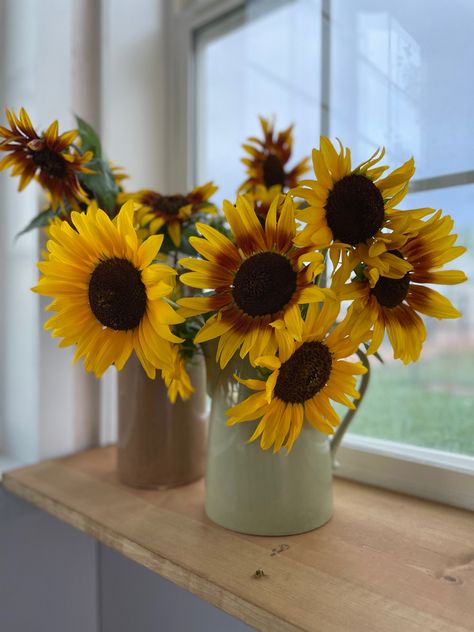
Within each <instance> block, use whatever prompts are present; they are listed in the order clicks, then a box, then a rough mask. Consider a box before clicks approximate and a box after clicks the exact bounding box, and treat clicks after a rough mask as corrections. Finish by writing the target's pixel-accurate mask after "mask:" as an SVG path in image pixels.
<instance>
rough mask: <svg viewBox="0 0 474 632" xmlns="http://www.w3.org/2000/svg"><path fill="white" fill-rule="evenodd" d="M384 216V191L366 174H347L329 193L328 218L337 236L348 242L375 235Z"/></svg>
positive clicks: (355, 242) (362, 239) (355, 241)
mask: <svg viewBox="0 0 474 632" xmlns="http://www.w3.org/2000/svg"><path fill="white" fill-rule="evenodd" d="M384 217H385V210H384V203H383V197H382V194H381V193H380V191H379V190H378V188H377V187H376V186H375V184H374V183H373V182H372V180H370V179H369V178H366V177H365V176H361V175H358V174H351V175H349V176H345V177H344V178H342V180H339V182H336V184H335V185H334V188H333V189H332V190H331V191H330V193H329V195H328V199H327V202H326V221H327V223H328V226H329V228H330V229H331V231H332V234H333V236H334V239H337V240H339V241H342V242H344V243H346V244H351V245H352V246H355V245H356V244H358V243H360V242H363V241H366V240H367V239H369V238H370V237H373V236H374V235H375V234H376V232H377V231H378V230H379V229H380V228H381V226H382V224H383V221H384Z"/></svg>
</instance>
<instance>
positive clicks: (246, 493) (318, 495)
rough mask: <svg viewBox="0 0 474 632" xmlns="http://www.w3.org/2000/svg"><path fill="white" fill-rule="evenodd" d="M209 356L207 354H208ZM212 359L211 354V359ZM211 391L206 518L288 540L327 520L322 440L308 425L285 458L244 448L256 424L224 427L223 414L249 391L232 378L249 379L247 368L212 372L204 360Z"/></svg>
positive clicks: (328, 481)
mask: <svg viewBox="0 0 474 632" xmlns="http://www.w3.org/2000/svg"><path fill="white" fill-rule="evenodd" d="M209 352H211V350H209ZM212 355H213V354H212ZM209 359H210V361H209V363H208V368H209V374H208V384H209V385H210V386H211V391H212V410H211V419H210V427H209V443H208V457H207V458H208V460H207V469H206V498H205V508H206V513H207V515H208V516H209V518H211V520H213V521H214V522H217V523H218V524H220V525H221V526H223V527H227V528H228V529H232V530H234V531H240V532H242V533H251V534H254V535H267V536H269V535H273V536H277V535H278V536H282V535H292V534H296V533H304V532H305V531H311V530H312V529H316V528H317V527H320V526H322V525H323V524H324V523H325V522H327V521H328V520H329V519H330V517H331V515H332V464H331V453H330V444H329V440H328V438H327V436H326V435H323V434H322V433H319V432H317V431H316V430H314V429H313V428H312V427H311V426H310V425H309V424H308V423H307V422H305V423H304V426H303V429H302V432H301V434H300V436H299V438H298V439H297V441H296V442H295V444H294V447H293V450H292V451H291V453H290V454H287V451H286V449H282V450H281V451H280V452H279V453H278V454H273V452H272V451H271V450H267V451H264V450H262V449H261V448H260V445H259V443H258V441H256V442H254V443H251V444H247V443H246V441H247V440H248V439H249V437H250V436H251V435H252V433H253V431H254V429H255V427H256V422H245V423H240V424H236V425H235V426H232V427H229V426H227V425H226V419H227V416H226V410H227V409H228V408H229V407H230V406H232V405H234V404H235V403H237V402H238V401H240V400H241V399H243V398H245V397H247V396H248V395H249V394H250V392H249V391H248V389H246V388H245V387H243V386H241V385H239V384H238V383H237V382H236V381H235V380H233V379H232V373H233V372H234V371H235V370H236V369H238V370H239V373H240V375H243V372H244V373H246V374H245V375H244V376H245V377H250V376H251V375H253V374H254V370H253V369H251V367H250V366H249V365H248V363H242V362H235V363H234V364H233V365H231V366H228V367H227V368H226V369H225V370H224V371H219V370H218V369H217V370H216V366H215V361H214V359H213V358H211V357H210V358H209Z"/></svg>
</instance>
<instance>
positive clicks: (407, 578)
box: [3, 447, 474, 632]
mask: <svg viewBox="0 0 474 632" xmlns="http://www.w3.org/2000/svg"><path fill="white" fill-rule="evenodd" d="M3 484H4V485H5V487H6V488H7V489H8V490H10V491H11V492H13V493H14V494H17V495H18V496H20V497H22V498H24V499H25V500H27V501H29V502H31V503H33V504H34V505H36V506H38V507H40V508H41V509H44V510H45V511H47V512H49V513H51V514H53V515H54V516H57V517H58V518H60V519H61V520H63V521H64V522H67V523H68V524H70V525H72V526H74V527H76V528H77V529H80V530H81V531H84V532H85V533H88V534H89V535H92V536H93V537H95V538H97V539H98V540H100V541H101V542H103V543H104V544H106V545H108V546H110V547H112V548H114V549H117V550H118V551H120V552H121V553H123V554H124V555H125V556H127V557H129V558H131V559H132V560H135V561H136V562H138V563H139V564H142V565H143V566H146V567H147V568H150V569H152V570H153V571H155V572H157V573H159V574H160V575H162V576H163V577H165V578H167V579H169V580H171V581H172V582H174V583H175V584H178V585H179V586H181V587H183V588H185V589H186V590H189V591H190V592H192V593H194V594H195V595H198V596H199V597H201V598H202V599H205V600H207V601H209V602H210V603H212V604H214V605H215V606H217V607H219V608H221V609H222V610H225V611H226V612H228V613H229V614H231V615H234V616H235V617H238V618H239V619H242V620H243V621H245V622H246V623H248V624H249V625H250V626H253V627H255V628H257V629H259V630H271V631H272V632H279V631H288V630H290V631H297V630H298V631H300V632H301V631H302V630H308V631H309V630H311V631H318V632H319V631H321V632H362V631H364V632H368V631H372V630H374V631H377V632H387V631H390V632H412V631H417V632H428V631H430V632H434V631H437V632H448V631H449V632H462V631H463V632H472V629H473V622H474V518H473V515H472V514H471V513H469V512H467V511H462V510H459V509H453V508H450V507H445V506H443V505H439V504H435V503H431V502H426V501H422V500H418V499H415V498H411V497H409V496H403V495H401V494H395V493H392V492H387V491H384V490H380V489H376V488H372V487H368V486H364V485H360V484H356V483H352V482H348V481H342V480H337V479H336V481H335V483H334V495H335V510H334V517H333V518H332V520H331V521H330V522H329V523H328V524H327V525H325V526H324V527H322V528H320V529H318V530H316V531H313V532H311V533H307V534H304V535H299V536H292V537H283V538H268V537H253V536H245V535H240V534H237V533H233V532H231V531H227V530H226V529H222V528H220V527H218V526H216V525H215V524H213V523H212V522H211V521H210V520H208V519H207V518H206V516H205V514H204V510H203V490H204V485H203V481H200V482H197V483H194V484H192V485H188V486H186V487H181V488H176V489H172V490H167V491H142V490H135V489H131V488H128V487H124V486H123V485H121V484H120V483H119V482H118V480H117V478H116V475H115V448H113V447H107V448H99V449H96V450H91V451H88V452H83V453H81V454H77V455H74V456H71V457H67V458H63V459H58V460H54V461H46V462H43V463H40V464H38V465H33V466H30V467H26V468H22V469H19V470H16V471H13V472H9V473H6V474H5V475H4V479H3ZM281 544H286V545H288V547H289V548H287V549H286V548H285V547H282V549H284V550H281V552H279V553H276V554H275V552H274V550H275V549H277V550H278V548H279V547H280V545H281ZM272 553H273V554H272ZM259 568H262V569H263V570H264V573H265V574H264V576H263V577H260V578H256V577H255V571H256V570H257V569H259Z"/></svg>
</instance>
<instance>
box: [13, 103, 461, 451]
mask: <svg viewBox="0 0 474 632" xmlns="http://www.w3.org/2000/svg"><path fill="white" fill-rule="evenodd" d="M7 117H8V122H9V125H10V127H9V128H6V127H2V128H0V137H2V138H3V139H4V140H3V141H2V142H1V143H0V150H2V151H6V152H7V155H6V157H5V158H4V159H3V160H2V162H1V163H0V168H6V167H10V166H11V167H12V168H13V170H12V174H13V175H20V176H21V179H20V188H23V187H24V186H26V184H28V182H29V181H30V180H31V179H32V178H33V177H35V178H36V180H37V181H38V182H39V183H40V184H41V185H42V186H43V188H44V189H45V190H46V192H47V196H48V201H49V205H48V208H47V209H46V210H45V211H43V212H42V213H41V214H40V216H38V218H36V219H35V220H34V221H33V222H32V225H31V227H32V226H47V230H48V233H49V241H48V245H47V250H48V253H47V256H46V259H45V260H44V261H42V262H41V263H40V264H39V269H40V271H41V273H42V276H41V278H40V281H39V283H38V286H37V287H36V288H34V289H35V291H37V292H39V293H41V294H44V295H47V296H50V297H52V299H53V301H52V303H51V305H50V306H49V309H50V310H51V311H52V312H54V315H53V316H52V317H51V318H50V319H49V320H48V322H47V324H46V327H47V328H48V329H50V330H51V331H52V335H53V336H55V337H59V338H61V339H62V340H61V342H60V346H68V345H75V346H76V354H75V358H76V359H78V358H81V357H84V364H85V368H86V369H87V370H89V371H93V372H94V373H95V374H96V375H97V376H100V375H102V374H103V373H104V371H105V370H106V369H107V368H108V367H109V366H110V365H112V364H113V365H115V366H116V368H117V369H118V370H120V369H122V368H123V366H124V365H125V363H126V362H127V360H128V358H129V357H130V355H131V353H132V352H133V351H134V352H135V353H136V355H137V356H138V358H139V360H140V362H141V364H142V365H143V368H144V370H145V372H146V374H147V375H148V376H149V377H150V378H152V377H154V376H155V373H156V371H157V370H158V371H160V372H161V374H162V376H163V379H164V381H165V383H166V384H167V386H168V388H169V393H170V397H171V398H172V399H173V398H176V396H177V394H179V395H180V396H181V397H183V398H185V397H187V396H189V394H190V393H191V392H192V385H191V384H190V381H189V376H188V375H187V372H186V368H185V362H186V359H187V358H189V356H190V355H192V354H193V353H197V352H199V349H198V348H199V347H200V346H202V345H206V344H207V343H208V342H209V341H217V346H216V351H215V361H216V362H217V363H218V365H219V367H220V368H221V369H224V368H225V367H226V366H227V365H228V363H229V362H230V360H231V359H232V358H234V357H235V356H236V355H238V356H239V357H240V358H241V359H242V360H243V361H246V362H248V363H249V364H250V365H251V366H252V367H253V368H254V372H255V375H254V377H252V378H247V379H245V378H244V377H242V376H241V375H239V374H235V376H234V379H235V380H237V381H240V382H241V383H242V384H244V386H245V387H247V389H249V391H250V392H252V393H251V394H250V395H249V396H248V397H246V398H245V399H243V400H242V401H240V402H238V403H237V404H236V405H235V406H233V407H232V408H231V409H230V410H228V416H229V419H228V421H227V423H228V424H230V425H232V424H236V423H241V422H256V425H255V426H254V431H253V433H249V434H251V436H250V438H249V441H253V440H256V439H259V440H260V445H261V447H262V448H263V449H268V448H273V450H274V451H275V452H276V451H279V450H280V449H281V448H282V447H286V448H287V449H288V451H289V450H291V448H292V446H293V444H294V442H295V440H296V439H297V437H298V435H299V433H300V431H301V428H302V425H303V423H304V421H305V420H307V421H308V423H309V424H311V425H312V426H313V427H314V428H316V429H317V430H319V431H321V432H323V433H326V434H333V433H334V431H335V429H336V428H337V426H338V425H339V423H340V419H339V415H338V413H337V412H336V410H335V408H334V405H333V402H337V403H340V404H343V405H345V406H347V407H348V408H349V409H354V408H355V406H356V404H355V403H354V401H353V400H357V399H358V397H359V393H358V391H357V390H356V376H359V375H363V374H364V373H366V372H367V368H368V361H367V356H370V355H373V354H377V351H378V349H379V347H380V345H381V343H382V340H383V339H384V335H385V334H387V335H388V339H389V342H390V344H391V346H392V348H393V354H394V358H395V359H400V360H402V362H404V363H408V362H414V361H416V360H417V359H418V357H419V355H420V352H421V350H422V346H423V342H424V340H425V338H426V327H425V325H424V322H423V320H422V318H421V316H420V314H422V315H424V316H429V317H435V318H457V317H459V316H460V312H459V311H458V310H457V309H456V308H455V307H454V306H453V305H452V304H451V303H450V301H449V300H448V299H447V298H445V297H444V296H442V295H441V294H440V293H438V292H437V291H435V290H434V289H432V288H431V287H428V286H429V285H431V284H456V283H461V282H463V281H464V280H465V279H466V277H465V275H464V273H463V272H461V271H458V270H445V269H444V266H445V264H447V263H449V262H450V261H452V260H454V259H455V258H457V257H459V256H460V255H461V254H462V253H463V252H464V248H463V247H461V246H456V245H455V242H456V238H457V236H456V235H455V234H453V233H452V229H453V220H452V219H451V217H450V216H448V215H444V214H443V213H442V212H441V211H436V210H435V209H431V208H421V209H414V210H398V209H397V206H398V205H399V204H400V202H401V201H402V200H403V198H404V197H405V195H406V194H407V192H408V186H409V181H410V179H411V177H412V176H413V174H414V171H415V166H414V161H413V159H410V160H408V161H407V162H405V163H404V164H403V165H402V166H401V167H399V168H397V169H395V170H393V171H392V172H390V173H388V174H387V170H388V167H387V166H385V165H383V164H381V161H382V159H383V156H384V151H383V150H378V151H376V152H375V153H374V154H373V155H372V156H371V157H370V158H368V160H366V161H365V162H363V163H361V164H359V165H358V166H356V167H353V165H352V161H351V154H350V151H349V149H348V148H345V147H344V146H343V145H342V144H341V142H339V141H338V145H334V144H333V143H332V142H331V141H330V140H329V139H327V138H324V137H322V138H321V142H320V148H319V149H313V152H312V163H313V171H314V176H313V177H312V178H309V179H302V176H303V174H304V173H305V172H306V171H307V170H308V160H307V159H305V160H303V161H301V162H300V163H298V164H297V165H296V166H294V167H293V168H291V169H290V168H289V167H288V162H289V160H290V158H291V153H292V128H291V127H290V128H288V129H286V130H284V131H282V132H279V133H276V132H275V129H274V125H273V124H272V123H271V122H269V121H267V120H265V119H263V118H262V119H261V125H262V134H263V137H262V138H256V137H252V138H250V139H249V142H248V143H247V144H245V145H244V149H245V150H246V152H247V154H248V157H246V158H244V159H243V162H244V164H245V165H246V167H247V176H248V177H247V179H246V181H245V182H244V183H243V184H242V186H241V187H240V189H239V195H238V196H237V199H236V201H235V204H234V203H233V202H231V201H225V202H224V204H223V209H222V210H223V215H220V214H218V213H217V214H216V213H215V211H216V209H215V207H214V206H213V205H212V204H210V202H209V201H208V200H209V198H210V196H211V195H212V194H213V193H214V192H215V190H216V188H215V187H214V185H213V184H212V183H207V184H205V185H204V186H202V187H198V188H196V189H194V190H193V191H192V192H191V193H188V194H186V195H184V194H176V195H172V196H164V195H161V194H160V193H158V192H155V191H150V190H145V191H139V192H137V193H126V192H125V191H123V184H122V181H123V178H124V175H123V173H122V172H121V171H119V170H117V169H114V168H113V167H111V166H110V164H109V163H108V162H107V161H106V160H105V159H104V157H103V155H102V150H101V147H100V143H99V141H98V139H97V136H96V135H95V133H94V132H93V130H92V129H91V128H90V127H89V126H87V124H85V123H84V122H83V121H81V120H78V131H71V132H67V133H65V134H62V135H61V136H59V134H58V126H57V123H56V122H55V123H52V124H51V125H50V127H49V128H48V129H47V130H46V131H45V132H44V133H42V134H40V135H39V134H38V133H37V132H36V131H35V129H34V127H33V126H32V124H31V122H30V120H29V118H28V116H27V114H26V112H25V111H24V110H21V112H20V115H19V117H17V116H15V114H14V113H13V112H7ZM78 136H79V142H78V143H75V139H76V138H77V137H78ZM183 254H184V255H187V256H185V257H182V255H183ZM170 263H171V265H170ZM179 266H182V267H184V268H186V269H187V270H188V271H187V272H184V273H183V274H181V275H180V276H179V281H178V282H177V276H178V272H179ZM185 287H189V288H192V290H190V291H189V292H185ZM341 307H342V308H343V309H341ZM356 353H357V354H358V355H359V358H360V360H358V361H356V360H355V359H353V358H352V356H353V355H354V354H356ZM249 391H247V392H249Z"/></svg>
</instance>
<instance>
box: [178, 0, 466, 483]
mask: <svg viewBox="0 0 474 632" xmlns="http://www.w3.org/2000/svg"><path fill="white" fill-rule="evenodd" d="M230 4H231V5H232V7H231V8H233V11H229V10H227V12H226V11H225V10H222V11H220V12H219V11H216V10H214V11H209V13H208V15H207V17H206V16H204V17H203V14H202V12H201V14H200V16H199V19H198V20H196V21H195V22H194V25H193V24H192V20H191V21H190V26H189V28H190V29H191V31H192V33H193V34H194V54H195V68H196V72H195V76H194V86H195V90H194V98H195V101H194V114H195V139H196V142H195V148H194V149H195V156H196V171H195V176H196V178H197V179H198V180H199V181H205V180H207V179H211V178H212V179H214V180H215V181H216V182H217V183H219V185H220V186H221V191H220V194H221V197H222V198H225V197H228V198H232V197H233V196H234V195H235V191H236V189H237V187H238V186H239V184H240V183H241V182H242V181H243V180H244V172H243V166H242V165H241V164H240V160H239V159H240V157H242V153H243V152H242V150H241V148H240V145H241V143H242V141H243V140H244V138H246V137H247V136H249V135H251V134H255V133H258V119H257V116H258V115H259V114H263V115H265V116H268V115H272V114H275V115H276V116H277V123H278V126H281V127H282V126H286V125H288V124H289V123H292V122H294V123H295V148H294V160H295V161H297V160H299V159H301V158H302V157H303V156H304V155H306V154H308V153H309V151H310V149H311V147H312V146H314V145H316V144H317V143H318V139H319V134H320V133H324V134H329V135H330V136H331V137H336V136H338V137H340V138H341V139H342V140H343V142H344V143H345V144H347V145H349V146H350V147H351V149H352V152H353V157H354V161H355V162H356V163H357V162H360V161H361V160H363V159H365V158H367V157H368V155H370V154H372V153H373V151H374V150H375V149H376V148H377V147H378V146H380V145H385V146H386V147H387V150H388V151H387V162H388V164H390V165H391V166H397V165H398V164H401V163H402V162H404V161H405V160H406V159H407V158H408V157H410V156H411V155H414V156H415V158H416V164H417V172H416V175H415V178H414V182H413V185H412V187H411V191H412V192H411V193H410V195H409V196H408V197H407V198H406V200H405V201H404V208H417V207H423V206H430V207H435V208H443V210H444V211H445V212H446V213H449V214H451V215H452V216H453V218H454V219H455V222H456V224H455V225H456V229H457V232H458V233H459V235H460V239H459V240H458V241H459V243H460V244H462V245H465V246H467V247H468V249H469V250H468V252H467V253H466V254H465V255H463V257H462V258H460V259H459V260H456V261H455V262H454V264H455V265H454V266H453V267H456V268H462V269H464V270H465V271H466V273H467V274H468V276H469V277H472V272H473V268H474V254H473V253H474V219H473V216H472V208H473V203H474V158H473V154H472V150H471V147H472V139H473V138H474V108H473V107H472V104H473V101H474V91H473V89H472V86H471V85H470V83H469V82H467V81H465V77H467V76H469V73H470V61H469V60H470V59H473V58H474V42H473V40H472V37H471V25H472V22H473V18H474V7H473V5H472V4H470V3H469V2H463V1H461V0H459V1H457V2H456V3H455V4H453V3H449V6H448V3H447V2H446V3H445V4H446V6H445V10H442V7H441V6H439V7H438V9H439V10H438V11H437V12H435V11H433V7H432V6H431V4H430V3H429V2H428V0H424V1H423V2H420V3H417V4H413V3H409V2H408V1H405V0H402V1H401V2H396V3H395V2H393V1H389V0H383V1H382V2H381V1H380V0H357V2H352V1H349V0H293V1H291V0H288V1H287V2H273V3H269V2H266V1H265V0H261V1H260V2H259V1H256V2H247V3H242V2H241V3H230ZM236 4H238V6H237V7H236V6H235V5H236ZM441 4H444V3H441ZM427 15H429V16H430V19H429V20H427V19H426V16H427ZM439 33H443V37H442V40H440V37H439ZM442 292H443V293H444V294H445V295H447V296H448V297H449V298H450V299H451V300H452V301H453V302H454V303H455V304H456V306H457V307H458V308H459V309H461V310H462V311H463V312H464V316H463V318H462V319H460V320H453V321H446V320H445V321H441V322H438V321H436V320H435V319H429V322H427V327H428V332H429V333H428V340H427V342H426V343H425V347H424V351H423V355H422V359H421V360H420V361H419V362H418V363H416V364H412V365H410V366H408V367H405V366H404V365H403V364H401V363H400V362H399V361H396V362H395V361H393V360H391V359H390V358H391V354H390V351H389V348H388V346H385V348H383V349H382V350H381V355H382V356H383V357H384V358H385V359H386V360H385V364H384V366H382V365H380V364H379V363H378V361H377V360H373V361H372V362H371V364H372V377H371V386H370V388H369V391H368V394H367V396H366V399H365V401H364V402H363V403H362V405H361V408H360V410H359V411H358V413H357V415H356V417H355V420H354V422H353V424H352V427H351V434H350V435H348V437H347V439H346V441H345V445H346V450H345V451H344V449H343V450H342V453H341V461H343V460H344V459H345V458H350V455H349V451H350V450H352V451H353V452H354V451H358V450H360V449H364V450H369V451H372V452H373V451H378V453H379V454H385V455H386V454H392V455H393V454H395V453H396V454H397V455H398V456H400V458H401V459H402V460H405V459H408V460H415V461H416V460H417V459H418V460H420V461H423V462H432V463H433V464H441V462H443V463H444V464H445V465H446V466H448V467H453V468H456V467H458V466H459V467H460V468H463V469H464V470H465V471H472V470H473V469H474V466H473V464H474V459H472V457H473V456H474V433H473V432H472V419H473V418H474V388H473V386H472V384H473V379H472V378H473V370H472V365H473V358H474V322H473V321H474V290H473V282H472V281H468V282H467V283H465V284H463V285H460V286H451V287H449V286H448V287H446V286H444V287H443V288H442ZM402 444H406V445H402ZM440 451H441V452H440ZM449 453H452V455H453V456H452V457H450V456H449ZM462 455H466V456H464V457H463V456H462ZM343 457H344V459H343ZM358 467H359V466H358V465H357V468H358ZM357 468H356V469H357ZM342 469H344V467H343V468H342ZM349 469H350V468H349ZM352 470H353V471H352V474H354V468H352ZM354 475H355V474H354ZM397 476H398V474H397ZM359 477H360V476H359ZM362 478H363V477H362ZM369 478H370V477H369ZM375 478H377V477H375ZM371 480H372V479H371ZM373 482H377V481H376V480H374V481H373ZM386 483H387V481H385V482H384V484H386ZM389 486H390V485H389ZM393 486H395V487H396V486H397V485H396V484H394V485H393ZM412 488H413V486H411V487H410V489H412ZM419 491H420V490H419ZM420 493H422V494H423V490H421V491H420Z"/></svg>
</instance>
